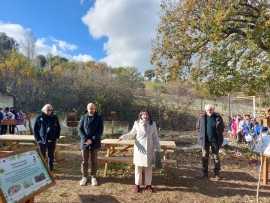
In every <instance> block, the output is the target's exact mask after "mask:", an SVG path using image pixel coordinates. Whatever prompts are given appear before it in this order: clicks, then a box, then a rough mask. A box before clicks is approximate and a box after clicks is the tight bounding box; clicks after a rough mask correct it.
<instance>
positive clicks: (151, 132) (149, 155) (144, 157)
mask: <svg viewBox="0 0 270 203" xmlns="http://www.w3.org/2000/svg"><path fill="white" fill-rule="evenodd" d="M138 118H139V119H138V120H137V121H135V122H134V125H133V128H132V130H131V131H130V132H129V133H127V134H124V135H122V136H121V137H120V138H119V141H121V140H127V139H131V138H132V137H134V136H135V135H136V139H135V144H134V157H133V163H134V165H135V192H141V188H140V186H141V185H142V174H143V173H142V170H143V168H144V171H145V185H146V189H147V191H148V192H154V190H153V188H152V164H154V159H155V149H156V151H157V152H160V144H159V139H158V135H157V127H156V123H155V122H154V121H153V120H152V119H151V115H150V113H149V111H148V110H146V109H144V110H142V111H141V112H140V113H139V116H138Z"/></svg>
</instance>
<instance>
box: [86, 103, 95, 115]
mask: <svg viewBox="0 0 270 203" xmlns="http://www.w3.org/2000/svg"><path fill="white" fill-rule="evenodd" d="M87 112H88V114H89V115H90V116H93V115H94V114H95V112H96V107H95V105H89V106H87Z"/></svg>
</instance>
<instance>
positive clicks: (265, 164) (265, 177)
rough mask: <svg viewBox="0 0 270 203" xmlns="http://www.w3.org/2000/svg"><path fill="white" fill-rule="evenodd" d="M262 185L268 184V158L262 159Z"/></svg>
mask: <svg viewBox="0 0 270 203" xmlns="http://www.w3.org/2000/svg"><path fill="white" fill-rule="evenodd" d="M263 184H264V185H267V184H268V158H267V157H265V156H264V157H263Z"/></svg>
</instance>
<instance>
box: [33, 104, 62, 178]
mask: <svg viewBox="0 0 270 203" xmlns="http://www.w3.org/2000/svg"><path fill="white" fill-rule="evenodd" d="M41 111H42V113H41V115H39V116H37V117H36V118H35V122H34V137H35V141H36V143H37V144H38V146H39V148H40V151H41V153H42V155H43V157H44V159H45V158H46V151H47V150H48V165H49V168H50V171H53V161H54V151H55V146H56V141H57V140H58V139H59V137H60V131H61V127H60V124H59V119H58V117H57V115H56V114H54V113H53V108H52V106H51V105H50V104H46V105H45V106H44V107H43V108H42V109H41ZM52 174H53V173H52ZM53 177H54V178H56V177H55V175H54V174H53Z"/></svg>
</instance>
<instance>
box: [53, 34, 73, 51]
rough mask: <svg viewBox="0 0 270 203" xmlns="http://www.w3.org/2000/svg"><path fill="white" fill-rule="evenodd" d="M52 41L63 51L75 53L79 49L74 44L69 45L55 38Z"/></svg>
mask: <svg viewBox="0 0 270 203" xmlns="http://www.w3.org/2000/svg"><path fill="white" fill-rule="evenodd" d="M52 41H53V42H56V43H57V45H58V46H59V48H60V49H61V50H63V51H67V50H69V51H74V50H76V49H78V46H76V45H74V44H69V43H67V42H65V41H62V40H58V39H55V38H54V37H52Z"/></svg>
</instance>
